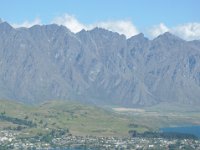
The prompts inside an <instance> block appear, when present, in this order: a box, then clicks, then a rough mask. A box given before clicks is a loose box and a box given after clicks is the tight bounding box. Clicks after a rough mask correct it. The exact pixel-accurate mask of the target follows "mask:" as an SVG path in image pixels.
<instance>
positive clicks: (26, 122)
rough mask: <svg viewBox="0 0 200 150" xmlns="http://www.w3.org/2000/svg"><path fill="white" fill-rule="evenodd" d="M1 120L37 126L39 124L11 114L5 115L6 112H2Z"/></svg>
mask: <svg viewBox="0 0 200 150" xmlns="http://www.w3.org/2000/svg"><path fill="white" fill-rule="evenodd" d="M0 120H3V121H8V122H12V123H14V124H18V125H25V126H28V127H37V124H36V123H34V122H33V121H31V120H26V119H19V118H14V117H10V116H7V115H5V113H1V114H0Z"/></svg>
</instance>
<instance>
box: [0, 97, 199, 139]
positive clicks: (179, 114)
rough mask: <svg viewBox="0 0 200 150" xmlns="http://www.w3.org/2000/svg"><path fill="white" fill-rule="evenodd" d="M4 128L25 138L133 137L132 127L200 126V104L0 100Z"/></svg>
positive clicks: (0, 127) (141, 130) (151, 128)
mask: <svg viewBox="0 0 200 150" xmlns="http://www.w3.org/2000/svg"><path fill="white" fill-rule="evenodd" d="M0 113H1V116H3V117H2V118H1V119H0V130H5V129H12V130H20V135H19V136H21V137H24V136H35V135H39V134H43V133H48V132H50V131H52V130H54V129H55V130H57V129H64V130H69V132H70V133H71V134H72V135H80V136H87V135H93V136H120V137H127V136H129V131H130V130H136V131H137V132H144V131H147V130H158V129H159V128H161V127H168V126H178V125H180V126H183V125H187V124H189V125H191V124H192V125H200V111H199V109H198V107H196V108H194V107H193V108H188V107H186V106H181V107H175V106H171V105H168V104H162V105H157V106H154V107H148V108H140V109H138V108H134V109H133V108H129V109H127V108H117V107H104V108H100V107H96V106H92V105H86V104H81V103H78V102H72V101H49V102H45V103H43V104H38V105H26V104H22V103H17V102H14V101H6V100H1V101H0Z"/></svg>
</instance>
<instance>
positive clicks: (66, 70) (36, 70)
mask: <svg viewBox="0 0 200 150" xmlns="http://www.w3.org/2000/svg"><path fill="white" fill-rule="evenodd" d="M0 98H1V99H15V100H17V101H23V102H27V103H35V102H41V101H45V100H51V99H62V100H64V99H73V100H79V101H83V102H91V103H97V104H113V105H121V106H129V107H131V106H149V105H154V104H158V103H161V102H168V103H180V104H183V103H185V104H190V105H196V104H200V41H189V42H188V41H184V40H182V39H180V38H179V37H176V36H174V35H172V34H170V33H165V34H163V35H160V36H158V37H157V38H155V39H153V40H149V39H147V38H145V37H144V35H143V34H139V35H136V36H133V37H131V38H129V39H126V38H125V36H124V35H119V34H118V33H114V32H110V31H107V30H104V29H101V28H95V29H93V30H91V31H85V30H82V31H80V32H79V33H77V34H74V33H72V32H70V31H69V30H68V29H67V28H66V27H64V26H58V25H55V24H52V25H44V26H39V25H35V26H33V27H31V28H18V29H15V28H13V27H11V26H10V25H9V24H8V23H6V22H2V23H0Z"/></svg>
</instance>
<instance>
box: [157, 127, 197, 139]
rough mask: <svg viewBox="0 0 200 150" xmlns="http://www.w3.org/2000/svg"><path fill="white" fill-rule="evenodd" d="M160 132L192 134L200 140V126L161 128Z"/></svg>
mask: <svg viewBox="0 0 200 150" xmlns="http://www.w3.org/2000/svg"><path fill="white" fill-rule="evenodd" d="M160 131H162V132H177V133H187V134H193V135H195V136H197V137H198V138H200V126H185V127H167V128H161V129H160Z"/></svg>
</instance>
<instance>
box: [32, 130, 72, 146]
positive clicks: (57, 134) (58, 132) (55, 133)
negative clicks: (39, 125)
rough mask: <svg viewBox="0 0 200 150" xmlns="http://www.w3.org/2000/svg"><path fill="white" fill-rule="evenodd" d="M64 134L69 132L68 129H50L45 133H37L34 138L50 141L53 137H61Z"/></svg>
mask: <svg viewBox="0 0 200 150" xmlns="http://www.w3.org/2000/svg"><path fill="white" fill-rule="evenodd" d="M65 134H69V130H68V129H57V130H56V129H52V130H51V131H50V132H47V133H39V134H38V135H37V136H36V137H35V138H36V139H40V141H44V142H47V143H51V142H52V139H53V138H57V137H61V136H63V135H65Z"/></svg>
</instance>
